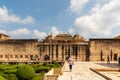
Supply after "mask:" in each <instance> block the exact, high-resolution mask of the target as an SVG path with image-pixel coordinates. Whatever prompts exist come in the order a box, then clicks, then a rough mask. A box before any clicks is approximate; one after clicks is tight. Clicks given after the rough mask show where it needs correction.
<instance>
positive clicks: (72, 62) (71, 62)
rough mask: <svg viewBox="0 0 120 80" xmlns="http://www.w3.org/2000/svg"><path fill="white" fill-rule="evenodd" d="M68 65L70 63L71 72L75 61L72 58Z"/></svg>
mask: <svg viewBox="0 0 120 80" xmlns="http://www.w3.org/2000/svg"><path fill="white" fill-rule="evenodd" d="M68 63H69V69H70V71H72V65H73V64H74V61H73V59H72V58H71V57H69V59H68Z"/></svg>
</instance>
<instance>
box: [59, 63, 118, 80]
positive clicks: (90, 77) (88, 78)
mask: <svg viewBox="0 0 120 80" xmlns="http://www.w3.org/2000/svg"><path fill="white" fill-rule="evenodd" d="M107 67H116V65H109V64H106V62H75V64H74V65H73V70H72V71H71V72H70V71H69V65H68V64H67V63H66V66H65V70H64V71H63V75H61V76H59V77H58V80H106V79H104V78H103V77H101V76H99V75H98V74H96V73H94V72H93V71H91V70H90V69H89V68H107ZM119 80H120V79H119Z"/></svg>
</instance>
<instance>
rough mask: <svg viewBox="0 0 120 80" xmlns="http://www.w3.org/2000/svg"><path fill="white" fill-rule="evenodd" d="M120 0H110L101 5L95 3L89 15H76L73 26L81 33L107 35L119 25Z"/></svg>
mask: <svg viewBox="0 0 120 80" xmlns="http://www.w3.org/2000/svg"><path fill="white" fill-rule="evenodd" d="M119 9H120V1H119V0H110V1H109V2H108V3H106V4H104V5H103V6H102V7H100V5H98V3H97V5H95V6H94V7H93V8H92V9H91V14H90V15H84V16H81V17H78V18H77V19H76V20H75V28H76V30H79V31H80V32H81V33H82V34H83V35H85V36H87V35H91V34H95V35H102V36H109V35H111V34H112V30H113V29H114V28H115V27H118V26H120V16H119V15H120V10H119Z"/></svg>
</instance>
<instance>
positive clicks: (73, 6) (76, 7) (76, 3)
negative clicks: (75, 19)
mask: <svg viewBox="0 0 120 80" xmlns="http://www.w3.org/2000/svg"><path fill="white" fill-rule="evenodd" d="M88 1H89V0H71V1H70V6H69V9H68V10H69V11H70V12H72V13H79V12H80V11H81V10H82V9H83V7H84V6H85V4H86V3H87V2H88Z"/></svg>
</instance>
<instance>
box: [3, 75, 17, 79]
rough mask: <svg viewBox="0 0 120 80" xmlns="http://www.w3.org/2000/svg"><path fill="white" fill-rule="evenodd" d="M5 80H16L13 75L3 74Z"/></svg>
mask: <svg viewBox="0 0 120 80" xmlns="http://www.w3.org/2000/svg"><path fill="white" fill-rule="evenodd" d="M3 76H4V78H5V80H18V79H17V77H16V75H15V74H4V75H3Z"/></svg>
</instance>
